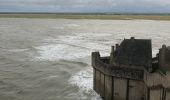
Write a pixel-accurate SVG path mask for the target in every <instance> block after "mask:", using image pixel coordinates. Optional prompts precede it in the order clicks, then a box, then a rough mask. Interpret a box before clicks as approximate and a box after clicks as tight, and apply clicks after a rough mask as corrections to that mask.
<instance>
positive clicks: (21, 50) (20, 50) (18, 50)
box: [8, 49, 28, 52]
mask: <svg viewBox="0 0 170 100" xmlns="http://www.w3.org/2000/svg"><path fill="white" fill-rule="evenodd" d="M27 50H28V49H11V50H8V51H10V52H23V51H27Z"/></svg>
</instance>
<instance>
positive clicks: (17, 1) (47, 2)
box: [0, 0, 170, 13]
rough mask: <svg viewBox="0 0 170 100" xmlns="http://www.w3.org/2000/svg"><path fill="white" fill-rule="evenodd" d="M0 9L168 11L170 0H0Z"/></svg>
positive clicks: (28, 10)
mask: <svg viewBox="0 0 170 100" xmlns="http://www.w3.org/2000/svg"><path fill="white" fill-rule="evenodd" d="M0 11H1V12H138V13H140V12H141V13H147V12H149V13H150V12H153V13H157V12H158V13H161V12H162V13H170V0H0Z"/></svg>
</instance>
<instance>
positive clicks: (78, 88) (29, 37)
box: [0, 18, 170, 100]
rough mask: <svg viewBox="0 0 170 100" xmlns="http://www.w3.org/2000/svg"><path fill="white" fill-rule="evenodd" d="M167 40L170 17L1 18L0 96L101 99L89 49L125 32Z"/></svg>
mask: <svg viewBox="0 0 170 100" xmlns="http://www.w3.org/2000/svg"><path fill="white" fill-rule="evenodd" d="M131 36H135V37H136V38H147V39H153V41H152V44H153V56H155V53H156V52H158V51H157V49H158V48H159V47H161V45H162V44H167V45H170V42H169V41H170V21H152V20H69V19H26V18H0V100H100V97H99V96H98V95H97V94H96V93H95V92H94V91H93V89H92V87H93V86H92V84H93V82H92V80H93V79H92V68H91V65H90V54H91V52H92V51H100V52H101V55H103V56H104V55H109V52H110V46H111V45H114V44H115V43H120V41H122V40H123V39H124V38H130V37H131Z"/></svg>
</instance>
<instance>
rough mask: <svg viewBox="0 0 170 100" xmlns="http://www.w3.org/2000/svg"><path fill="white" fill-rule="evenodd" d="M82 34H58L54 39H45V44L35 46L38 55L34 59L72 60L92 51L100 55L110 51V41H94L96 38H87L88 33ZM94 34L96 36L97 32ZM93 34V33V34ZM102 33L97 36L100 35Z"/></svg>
mask: <svg viewBox="0 0 170 100" xmlns="http://www.w3.org/2000/svg"><path fill="white" fill-rule="evenodd" d="M85 34H86V33H85ZM83 35H84V34H83V33H80V34H77V35H67V36H59V37H58V38H56V39H54V38H49V39H45V40H44V41H45V45H42V46H38V47H35V48H36V49H37V50H38V53H39V56H37V57H35V59H38V60H52V61H54V60H58V59H66V60H72V59H78V58H84V57H87V56H90V54H91V52H93V51H100V52H101V54H102V55H108V52H109V51H110V45H108V43H110V42H108V41H101V42H99V41H95V39H98V38H94V39H89V38H90V37H91V36H90V35H87V36H88V37H83ZM95 35H96V36H98V34H95ZM95 35H94V34H93V36H95ZM103 35H104V34H103ZM103 35H99V36H101V37H102V36H103ZM84 36H85V35H84ZM106 36H107V35H106ZM108 36H109V34H108ZM102 38H103V37H102Z"/></svg>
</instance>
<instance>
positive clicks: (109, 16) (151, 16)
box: [0, 12, 170, 20]
mask: <svg viewBox="0 0 170 100" xmlns="http://www.w3.org/2000/svg"><path fill="white" fill-rule="evenodd" d="M0 18H63V19H104V20H132V19H144V20H170V13H49V12H0Z"/></svg>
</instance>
